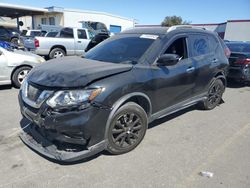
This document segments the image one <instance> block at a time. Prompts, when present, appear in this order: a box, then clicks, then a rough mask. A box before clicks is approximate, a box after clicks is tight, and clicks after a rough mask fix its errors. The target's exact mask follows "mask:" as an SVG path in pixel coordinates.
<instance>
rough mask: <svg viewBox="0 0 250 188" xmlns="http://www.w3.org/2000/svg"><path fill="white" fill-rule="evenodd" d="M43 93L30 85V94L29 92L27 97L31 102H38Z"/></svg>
mask: <svg viewBox="0 0 250 188" xmlns="http://www.w3.org/2000/svg"><path fill="white" fill-rule="evenodd" d="M42 92H43V91H42V90H39V89H38V88H35V87H34V86H32V85H30V84H29V85H28V92H27V95H28V96H27V97H28V98H29V99H30V100H31V101H34V102H35V101H37V99H38V98H39V96H40V95H41V93H42Z"/></svg>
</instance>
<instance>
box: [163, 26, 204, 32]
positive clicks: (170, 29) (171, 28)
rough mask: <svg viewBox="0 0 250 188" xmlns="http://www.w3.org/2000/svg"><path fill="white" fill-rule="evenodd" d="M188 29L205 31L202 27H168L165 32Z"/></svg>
mask: <svg viewBox="0 0 250 188" xmlns="http://www.w3.org/2000/svg"><path fill="white" fill-rule="evenodd" d="M190 28H192V29H203V30H206V29H205V28H204V27H194V26H192V25H174V26H171V27H169V28H168V30H167V32H170V31H173V30H176V29H190Z"/></svg>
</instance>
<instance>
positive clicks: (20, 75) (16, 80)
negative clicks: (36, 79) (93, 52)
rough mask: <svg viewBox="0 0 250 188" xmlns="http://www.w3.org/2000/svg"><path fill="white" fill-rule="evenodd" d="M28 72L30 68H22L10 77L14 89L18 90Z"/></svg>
mask: <svg viewBox="0 0 250 188" xmlns="http://www.w3.org/2000/svg"><path fill="white" fill-rule="evenodd" d="M30 70H31V67H28V66H23V67H20V68H18V69H16V70H15V72H14V73H13V75H12V83H13V85H14V86H15V87H16V88H20V86H21V84H22V83H23V81H24V79H25V78H26V76H27V75H28V73H29V72H30Z"/></svg>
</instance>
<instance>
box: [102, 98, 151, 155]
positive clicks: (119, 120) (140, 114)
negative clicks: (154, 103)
mask: <svg viewBox="0 0 250 188" xmlns="http://www.w3.org/2000/svg"><path fill="white" fill-rule="evenodd" d="M147 128H148V120H147V114H146V112H145V111H144V110H143V108H142V107H141V106H139V105H138V104H136V103H134V102H128V103H126V104H125V105H123V106H122V107H120V108H119V109H118V110H117V112H116V113H115V114H114V116H113V117H112V120H111V124H110V126H109V129H108V146H107V151H108V152H109V153H111V154H116V155H118V154H123V153H127V152H129V151H131V150H133V149H134V148H136V147H137V146H138V145H139V144H140V142H141V141H142V140H143V138H144V136H145V134H146V131H147Z"/></svg>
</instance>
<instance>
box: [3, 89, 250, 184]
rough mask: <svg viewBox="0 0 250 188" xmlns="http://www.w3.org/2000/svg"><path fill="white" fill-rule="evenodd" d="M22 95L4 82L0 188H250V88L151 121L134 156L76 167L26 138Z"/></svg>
mask: <svg viewBox="0 0 250 188" xmlns="http://www.w3.org/2000/svg"><path fill="white" fill-rule="evenodd" d="M17 94H18V90H17V89H14V88H8V87H0V107H1V108H0V169H1V170H0V187H18V188H19V187H21V188H22V187H23V188H29V187H32V188H33V187H46V188H47V187H67V188H69V187H74V188H75V187H83V188H86V187H109V188H110V187H136V188H138V187H143V188H147V187H154V188H155V187H168V188H172V187H183V188H184V187H185V188H186V187H192V188H196V187H197V188H200V187H205V188H206V187H209V188H210V187H212V188H216V187H219V188H220V187H227V188H231V187H232V188H234V187H235V188H249V187H250V179H249V178H250V87H247V86H238V85H236V84H234V85H231V86H230V87H229V88H227V89H226V92H225V94H224V97H223V99H224V101H225V103H223V104H221V105H220V106H218V107H217V108H215V109H214V110H211V111H201V110H197V109H196V108H195V107H191V108H188V109H186V110H183V111H180V112H178V113H175V114H173V115H170V116H168V117H165V118H162V119H159V120H157V121H155V122H153V123H151V124H150V125H149V129H148V131H147V133H146V136H145V138H144V140H143V141H142V143H141V144H140V145H139V146H138V147H137V148H136V149H135V150H133V151H132V152H130V153H127V154H123V155H119V156H113V155H109V154H107V153H106V152H103V153H101V154H99V155H96V156H94V157H92V158H90V159H88V160H86V161H81V162H79V163H75V164H70V165H65V164H64V165H63V164H57V163H54V162H52V161H49V160H47V159H45V158H44V157H42V156H40V155H38V154H37V153H35V152H34V151H32V150H31V149H29V148H28V147H26V146H25V145H24V144H23V143H22V142H21V141H20V139H19V137H18V134H19V132H20V128H19V127H20V120H21V114H20V112H19V106H18V102H17ZM201 171H208V172H212V173H213V177H211V178H208V177H203V176H201V175H200V174H199V173H200V172H201Z"/></svg>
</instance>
